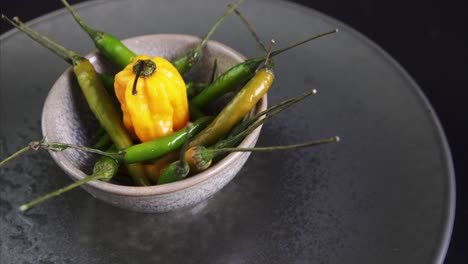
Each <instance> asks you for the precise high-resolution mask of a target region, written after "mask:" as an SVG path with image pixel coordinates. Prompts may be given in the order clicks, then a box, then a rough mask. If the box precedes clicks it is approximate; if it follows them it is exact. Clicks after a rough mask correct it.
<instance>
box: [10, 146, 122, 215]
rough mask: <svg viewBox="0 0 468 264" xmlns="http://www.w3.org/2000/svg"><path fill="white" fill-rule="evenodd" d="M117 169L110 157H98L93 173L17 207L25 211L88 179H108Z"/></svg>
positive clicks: (117, 166) (88, 180) (115, 163)
mask: <svg viewBox="0 0 468 264" xmlns="http://www.w3.org/2000/svg"><path fill="white" fill-rule="evenodd" d="M108 151H115V148H113V147H112V148H110V149H109V150H108ZM118 169H119V164H118V163H117V162H116V161H115V160H114V159H112V158H109V157H106V156H104V157H102V158H101V159H99V160H98V161H97V162H96V164H95V165H94V169H93V174H92V175H90V176H88V177H86V178H84V179H81V180H79V181H76V182H74V183H72V184H70V185H68V186H66V187H63V188H60V189H58V190H55V191H53V192H51V193H49V194H46V195H44V196H42V197H39V198H37V199H35V200H33V201H31V202H28V203H26V204H23V205H21V206H20V207H19V209H20V211H23V212H24V211H26V210H29V209H31V208H32V207H33V206H36V205H38V204H40V203H42V202H44V201H46V200H48V199H50V198H53V197H55V196H57V195H60V194H62V193H64V192H67V191H70V190H72V189H74V188H76V187H78V186H81V185H83V184H85V183H87V182H90V181H95V180H101V181H109V180H110V179H112V177H114V175H115V174H116V173H117V170H118Z"/></svg>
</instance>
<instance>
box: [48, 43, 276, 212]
mask: <svg viewBox="0 0 468 264" xmlns="http://www.w3.org/2000/svg"><path fill="white" fill-rule="evenodd" d="M198 40H199V39H198V38H197V37H194V36H188V35H173V34H164V35H147V36H139V37H134V38H130V39H126V40H125V41H124V43H125V44H126V45H127V46H128V47H130V48H131V49H132V50H133V51H135V52H136V53H137V54H147V55H149V56H162V57H165V58H167V59H173V58H175V57H177V56H179V55H181V54H184V53H186V52H187V51H189V50H190V49H191V48H192V47H193V46H194V45H195V44H196V43H197V42H198ZM87 57H88V58H89V59H90V61H91V62H92V63H93V64H94V65H95V67H96V69H97V71H98V72H107V73H112V72H115V69H113V68H112V67H111V66H110V65H111V64H110V63H109V62H108V61H107V60H106V59H105V58H103V57H102V56H101V55H99V54H97V53H92V54H90V55H89V56H87ZM215 58H217V61H218V70H217V72H218V73H222V72H223V71H225V70H227V69H229V68H230V67H231V66H233V65H235V64H237V63H239V62H241V61H243V60H244V59H245V58H244V57H243V56H242V55H241V54H239V53H238V52H236V51H235V50H233V49H231V48H229V47H227V46H225V45H223V44H221V43H219V42H215V41H210V42H208V45H207V47H206V48H205V51H204V56H203V59H202V61H200V62H199V63H198V64H197V65H196V66H195V67H194V68H193V69H192V70H191V71H190V73H189V74H188V75H187V78H188V79H194V80H198V81H208V80H209V78H210V75H211V72H212V70H211V69H212V68H213V62H214V59H215ZM266 106H267V99H266V96H265V97H264V98H263V99H262V100H261V101H260V102H259V103H258V104H257V106H256V109H254V110H253V111H254V112H259V111H262V110H264V109H266ZM97 128H98V124H97V121H96V120H95V119H94V117H93V115H92V114H91V112H90V110H89V108H88V106H87V104H86V101H85V99H84V97H83V96H82V94H81V91H80V88H79V86H78V85H77V83H76V81H75V79H74V76H73V74H72V72H71V70H70V69H68V70H66V71H65V72H64V73H63V74H62V75H61V76H60V77H59V78H58V80H57V81H56V83H55V84H54V85H53V87H52V89H51V90H50V92H49V94H48V96H47V99H46V102H45V104H44V108H43V113H42V133H43V135H44V136H46V137H47V140H48V141H55V142H66V143H73V144H77V145H84V146H90V145H92V143H93V142H94V141H93V140H95V132H96V130H97ZM260 129H261V127H259V128H258V129H256V130H255V131H254V132H252V133H251V134H250V135H248V136H247V137H246V138H245V139H244V141H242V143H241V144H240V146H241V147H252V146H254V145H255V143H256V141H257V138H258V136H259V134H260ZM50 154H51V155H52V158H53V159H54V160H55V162H56V163H57V164H58V165H59V166H60V167H61V168H62V169H63V170H64V171H65V173H67V174H68V175H69V176H70V177H71V178H72V179H73V180H79V179H82V178H84V177H86V175H88V174H90V173H91V172H92V166H93V164H94V162H95V161H96V159H97V158H98V157H96V156H95V155H90V154H87V153H84V152H80V151H76V150H65V151H63V152H50ZM248 157H249V153H248V152H242V153H241V152H236V153H231V154H229V155H227V156H226V157H225V158H224V159H223V160H221V161H220V162H218V163H217V164H215V165H214V166H212V167H211V168H210V169H208V170H206V171H204V172H202V173H199V174H197V175H194V176H192V177H190V178H187V179H185V180H182V181H179V182H174V183H169V184H163V185H158V186H150V187H130V186H122V185H117V184H112V183H106V182H102V181H93V182H90V183H88V184H86V185H85V186H83V188H84V189H85V190H86V191H88V192H89V193H90V194H91V195H93V196H94V197H95V198H97V199H100V200H102V201H104V202H107V203H110V204H112V205H115V206H119V207H122V208H126V209H129V210H133V211H141V212H166V211H170V210H174V209H178V208H181V207H185V206H190V205H194V204H196V203H198V202H200V201H202V200H204V199H206V198H208V197H210V196H211V195H213V194H214V193H216V192H217V191H219V190H220V189H221V188H222V187H224V186H225V185H226V184H227V183H228V182H229V181H231V180H232V179H233V178H234V176H235V175H236V174H237V173H238V172H239V170H240V169H241V167H242V166H243V165H244V163H245V162H246V160H247V158H248Z"/></svg>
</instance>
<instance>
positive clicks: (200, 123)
mask: <svg viewBox="0 0 468 264" xmlns="http://www.w3.org/2000/svg"><path fill="white" fill-rule="evenodd" d="M212 120H213V117H209V116H206V117H202V118H200V119H198V120H196V121H195V122H194V123H192V124H191V126H190V128H189V129H188V128H185V129H181V130H179V131H177V132H175V133H172V134H170V135H168V136H165V137H161V138H158V139H156V140H153V141H148V142H144V143H141V144H136V145H133V146H131V147H129V148H126V149H125V150H123V152H124V153H125V156H124V158H123V161H124V162H125V163H134V162H140V161H146V160H151V159H156V158H159V157H161V156H162V155H164V154H166V153H168V152H171V151H173V150H176V149H178V148H180V147H181V146H182V144H183V142H184V140H185V138H186V137H187V131H188V135H189V136H190V137H193V136H195V135H196V134H198V133H200V131H201V130H202V129H203V128H205V127H206V126H207V125H208V124H209V123H210V122H211V121H212Z"/></svg>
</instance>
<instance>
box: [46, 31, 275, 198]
mask: <svg viewBox="0 0 468 264" xmlns="http://www.w3.org/2000/svg"><path fill="white" fill-rule="evenodd" d="M147 37H151V38H163V39H164V38H175V39H180V40H184V41H196V40H199V39H200V38H199V37H198V36H194V35H185V34H150V35H141V36H135V37H131V38H127V39H124V40H122V42H123V43H128V42H130V41H136V40H139V39H141V38H147ZM207 46H212V47H215V48H219V49H222V50H223V51H224V52H227V53H228V55H229V56H230V57H234V58H235V59H237V60H239V61H244V60H246V57H245V56H244V55H242V54H241V53H239V52H238V51H236V50H234V49H233V48H231V47H229V46H227V45H225V44H223V43H221V42H218V41H215V40H209V41H208V42H207ZM97 55H98V51H94V52H91V53H89V54H87V55H86V57H87V58H97ZM90 61H91V62H92V63H93V61H94V60H90ZM71 71H72V70H71V67H69V68H67V69H66V70H65V71H64V72H63V73H62V74H61V75H60V76H59V77H58V78H57V80H56V82H58V81H59V80H60V79H61V78H64V76H66V75H67V74H71ZM55 89H59V86H57V85H56V83H54V84H53V85H52V88H51V89H50V91H49V94H50V93H51V92H52V91H53V90H55ZM49 94H48V95H47V98H46V101H45V102H44V107H43V110H42V120H41V127H42V134H43V135H44V134H45V131H46V128H45V126H44V124H45V122H44V120H45V111H44V109H45V106H46V105H47V101H48V100H49ZM267 104H268V98H267V95H266V94H265V95H264V96H263V97H262V99H261V100H260V101H259V102H258V103H257V105H256V107H255V113H258V112H261V111H263V110H265V109H266V108H267ZM261 129H262V126H259V127H257V128H256V129H255V130H254V131H252V132H251V133H250V134H248V135H247V136H246V137H245V138H244V139H243V140H242V142H241V143H240V144H239V145H238V146H239V147H248V146H249V145H250V144H251V143H252V142H254V141H256V140H257V139H258V137H259V135H260V131H261ZM49 154H50V155H51V156H52V159H53V160H54V161H55V163H56V164H57V165H58V166H59V167H60V168H61V169H62V170H63V171H64V172H65V174H67V175H68V176H70V178H72V180H74V181H77V180H81V179H83V178H85V177H87V176H88V175H87V174H85V173H84V172H83V171H81V170H79V169H77V168H76V167H75V166H73V165H71V163H70V162H68V160H66V159H64V158H63V157H61V156H60V153H58V152H54V151H49ZM245 154H246V153H245V152H232V153H229V154H228V155H226V157H224V158H223V159H222V160H220V161H219V162H217V163H216V164H215V165H213V166H212V167H210V168H209V169H207V170H205V171H203V172H200V173H197V174H195V175H193V176H191V177H188V178H186V179H183V180H180V181H176V182H171V183H166V184H162V185H151V186H125V185H117V184H113V183H109V182H104V181H99V180H93V181H90V182H88V183H86V184H84V185H83V186H86V187H92V188H94V189H98V190H101V191H104V192H107V193H111V194H115V195H123V196H130V197H139V196H153V195H163V194H168V193H174V192H177V191H181V190H184V189H187V188H190V187H192V186H194V185H197V184H199V183H201V182H203V181H206V180H208V179H209V178H212V177H214V176H216V175H218V174H219V173H220V172H221V171H223V170H224V169H226V168H227V167H228V166H229V165H230V164H232V163H234V162H235V161H236V160H238V159H239V158H241V156H242V155H245Z"/></svg>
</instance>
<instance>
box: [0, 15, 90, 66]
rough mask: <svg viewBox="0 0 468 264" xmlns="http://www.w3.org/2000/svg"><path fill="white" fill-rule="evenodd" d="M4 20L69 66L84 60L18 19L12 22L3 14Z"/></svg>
mask: <svg viewBox="0 0 468 264" xmlns="http://www.w3.org/2000/svg"><path fill="white" fill-rule="evenodd" d="M2 19H4V20H6V21H7V22H8V23H10V24H11V25H12V26H14V27H15V28H17V29H18V30H19V31H21V32H23V33H25V34H26V35H27V36H28V37H30V38H31V39H33V40H35V41H36V42H37V43H39V44H41V45H42V46H44V47H45V48H47V49H49V50H50V51H52V52H53V53H55V54H56V55H57V56H59V57H60V58H62V59H63V60H65V61H66V62H67V63H69V64H74V63H75V62H77V61H79V60H82V59H83V57H81V56H80V55H79V54H77V53H75V52H73V51H71V50H69V49H67V48H65V47H63V46H62V45H60V44H58V43H56V42H54V41H53V40H51V39H49V38H47V37H46V36H43V35H41V34H40V33H39V32H37V31H35V30H33V29H32V28H30V27H28V26H26V25H25V24H24V23H23V22H21V21H20V20H19V18H18V17H14V18H13V20H11V19H9V18H8V17H7V16H5V15H3V14H2Z"/></svg>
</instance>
